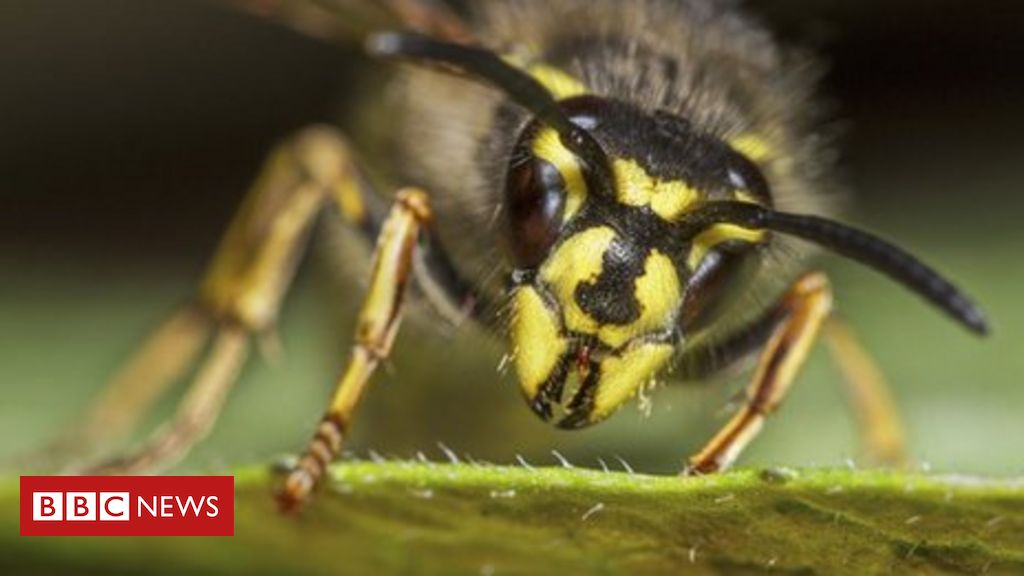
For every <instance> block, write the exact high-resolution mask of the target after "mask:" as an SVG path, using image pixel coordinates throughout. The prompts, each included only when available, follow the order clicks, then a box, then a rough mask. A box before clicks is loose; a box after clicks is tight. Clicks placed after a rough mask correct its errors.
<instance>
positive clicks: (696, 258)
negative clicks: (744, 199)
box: [686, 224, 765, 270]
mask: <svg viewBox="0 0 1024 576" xmlns="http://www.w3.org/2000/svg"><path fill="white" fill-rule="evenodd" d="M764 237H765V232H764V230H751V229H749V228H742V227H740V226H736V225H734V224H716V225H714V226H712V227H710V228H708V229H707V230H705V231H703V232H701V233H700V234H698V235H697V237H696V238H694V239H693V247H692V248H690V255H689V256H688V257H687V259H686V264H687V266H689V267H690V270H696V269H697V267H698V266H700V263H701V261H703V260H704V257H705V256H707V255H708V252H710V251H711V250H713V249H714V248H715V246H717V245H719V244H721V243H722V242H728V241H730V240H739V241H742V242H750V243H757V242H761V241H763V240H764Z"/></svg>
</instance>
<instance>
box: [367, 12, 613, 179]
mask: <svg viewBox="0 0 1024 576" xmlns="http://www.w3.org/2000/svg"><path fill="white" fill-rule="evenodd" d="M366 50H367V52H369V53H370V54H371V55H374V56H381V57H397V58H411V59H415V60H423V61H425V62H432V63H435V64H440V65H443V66H445V67H448V68H452V69H454V70H455V71H457V72H462V73H464V74H468V75H470V76H473V77H475V78H478V79H480V80H483V81H485V82H487V83H488V84H491V85H493V86H495V87H496V88H498V89H500V90H501V91H503V92H504V93H505V94H507V95H508V96H509V97H510V98H511V99H512V100H513V101H514V102H515V103H516V104H518V105H519V106H522V107H523V108H525V109H526V110H528V111H529V112H530V113H532V114H533V115H534V116H536V117H537V119H538V120H540V121H541V122H543V123H545V124H547V125H548V126H550V127H551V128H552V129H554V130H555V131H556V132H557V133H558V135H559V137H560V139H561V140H562V143H563V144H564V145H565V147H566V148H568V149H569V150H571V151H572V152H573V153H574V154H576V155H577V156H578V157H579V158H580V160H582V161H583V163H584V165H585V166H586V167H587V168H588V169H589V170H590V171H591V172H592V173H593V175H594V176H595V178H597V180H598V182H599V183H600V184H601V186H602V188H603V189H604V190H605V191H608V192H609V193H611V192H612V182H613V179H612V172H611V165H610V163H609V161H608V157H607V155H606V154H605V153H604V150H603V149H602V148H601V145H600V144H599V143H598V142H597V140H595V139H594V137H593V136H592V135H591V134H590V133H589V132H587V131H586V130H585V129H583V128H581V127H580V126H577V125H576V124H574V123H573V122H572V121H571V120H570V119H569V117H568V116H567V115H566V114H565V111H564V110H562V107H561V106H559V104H558V101H557V100H555V97H554V96H552V95H551V93H550V92H549V91H548V90H547V89H546V88H544V86H543V85H542V84H541V83H540V82H538V81H537V80H536V79H535V78H533V77H532V76H530V75H529V74H527V73H526V72H523V71H522V70H520V69H519V68H516V67H515V66H513V65H511V64H509V63H508V62H506V61H505V60H503V59H502V58H501V57H500V56H498V55H497V54H496V53H494V52H492V51H490V50H487V49H485V48H479V47H476V46H470V45H466V44H456V43H452V42H442V41H440V40H435V39H433V38H430V37H428V36H423V35H421V34H415V33H408V32H383V33H379V34H373V35H371V36H370V37H369V38H367V40H366Z"/></svg>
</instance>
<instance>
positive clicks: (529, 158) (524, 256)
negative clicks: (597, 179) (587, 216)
mask: <svg viewBox="0 0 1024 576" xmlns="http://www.w3.org/2000/svg"><path fill="white" fill-rule="evenodd" d="M565 197H566V190H565V182H564V180H563V179H562V176H561V174H559V172H558V169H557V168H555V167H554V166H553V165H552V164H551V163H549V162H547V161H545V160H542V159H540V158H538V157H536V156H534V155H533V154H532V153H531V152H530V151H529V150H528V149H525V147H521V148H520V150H519V151H518V152H517V154H516V160H514V161H513V163H512V166H511V168H510V169H509V173H508V180H507V182H506V184H505V200H506V206H507V213H508V232H509V238H508V240H509V241H508V246H509V252H510V253H511V256H512V260H513V262H514V263H515V265H516V267H517V268H520V269H525V270H529V269H534V268H537V267H538V266H540V264H541V262H543V261H544V258H545V257H546V256H547V254H548V252H549V251H550V250H551V247H552V246H554V244H555V241H556V240H558V233H559V230H560V229H561V227H562V221H563V219H564V217H565Z"/></svg>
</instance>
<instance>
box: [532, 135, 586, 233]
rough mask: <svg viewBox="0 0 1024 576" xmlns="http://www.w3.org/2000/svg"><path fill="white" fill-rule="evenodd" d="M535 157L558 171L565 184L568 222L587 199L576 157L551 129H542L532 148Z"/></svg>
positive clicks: (584, 183)
mask: <svg viewBox="0 0 1024 576" xmlns="http://www.w3.org/2000/svg"><path fill="white" fill-rule="evenodd" d="M531 149H532V151H533V154H534V156H536V157H538V158H540V159H541V160H544V161H545V162H547V163H549V164H551V165H552V166H554V167H555V169H556V170H558V173H559V174H561V176H562V181H563V182H565V191H566V199H565V219H566V220H567V221H568V220H569V219H570V218H572V217H573V216H574V215H575V214H576V213H577V212H579V209H580V207H582V206H583V201H584V200H585V199H586V197H587V182H586V180H584V179H583V169H582V168H581V167H580V162H579V159H577V158H576V155H575V154H573V153H572V152H570V151H569V149H568V148H566V147H565V146H563V145H562V141H561V139H559V137H558V133H557V132H555V131H554V130H552V129H551V128H542V129H541V130H540V132H538V133H537V137H536V138H534V140H533V145H532V146H531Z"/></svg>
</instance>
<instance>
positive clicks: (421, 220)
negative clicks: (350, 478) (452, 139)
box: [278, 188, 430, 510]
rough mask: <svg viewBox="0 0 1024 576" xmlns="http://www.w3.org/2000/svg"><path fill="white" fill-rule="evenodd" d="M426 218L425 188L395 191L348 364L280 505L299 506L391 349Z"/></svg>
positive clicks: (334, 451)
mask: <svg viewBox="0 0 1024 576" xmlns="http://www.w3.org/2000/svg"><path fill="white" fill-rule="evenodd" d="M429 220H430V206H429V203H428V199H427V196H426V194H425V193H424V192H423V191H421V190H418V189H414V188H407V189H404V190H402V191H400V192H399V193H398V198H397V201H396V203H395V205H394V207H393V208H392V210H391V213H390V215H389V216H388V218H387V220H386V221H385V223H384V226H383V228H382V230H381V233H380V237H379V238H378V241H377V248H376V251H375V254H374V263H373V268H372V272H371V277H370V285H369V289H368V292H367V295H366V297H365V299H364V300H363V305H362V308H361V309H360V312H359V319H358V322H357V326H356V330H355V345H354V346H353V347H352V352H351V356H350V358H349V363H348V366H347V367H346V368H345V370H344V372H343V373H342V375H341V378H340V379H339V380H338V383H337V387H336V389H335V392H334V395H333V396H332V398H331V401H330V405H329V406H328V408H327V411H326V413H325V414H324V416H323V418H322V420H321V422H320V425H319V426H318V427H317V429H316V433H315V434H314V435H313V438H312V439H311V440H310V442H309V444H308V445H307V446H306V449H305V451H304V452H303V454H302V456H301V457H300V458H299V461H298V464H297V465H296V467H295V468H294V469H293V470H292V471H291V472H290V473H289V474H288V476H287V478H286V479H285V481H284V485H283V487H282V489H281V491H280V492H279V494H278V499H279V501H280V503H281V506H282V508H284V509H286V510H294V509H296V508H298V507H299V506H301V504H302V503H303V502H304V501H305V500H306V499H307V498H308V497H309V494H310V492H311V491H312V490H313V488H314V487H315V486H316V484H317V482H318V481H319V480H320V479H321V478H322V477H323V475H324V473H325V472H326V469H327V465H328V464H330V462H331V461H332V460H334V458H335V457H336V456H337V455H338V453H339V452H340V450H341V445H342V441H343V440H344V438H345V435H346V434H347V433H348V427H349V423H350V422H351V420H352V416H353V414H354V412H355V409H356V406H357V405H358V404H359V400H360V398H361V397H362V395H363V391H364V389H365V387H366V384H367V383H368V382H369V379H370V377H371V376H372V375H373V372H374V370H375V369H376V368H377V365H378V364H379V363H380V361H381V360H382V359H383V358H385V357H386V356H387V355H388V353H389V352H390V350H391V344H392V342H393V341H394V338H395V334H396V333H397V330H398V326H399V323H400V322H401V312H402V305H403V303H404V297H405V287H406V284H407V283H408V280H409V277H410V275H411V272H412V266H413V256H414V252H415V251H416V247H417V242H418V241H419V239H420V236H421V232H422V231H423V229H424V227H425V225H426V224H427V223H428V222H429Z"/></svg>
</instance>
